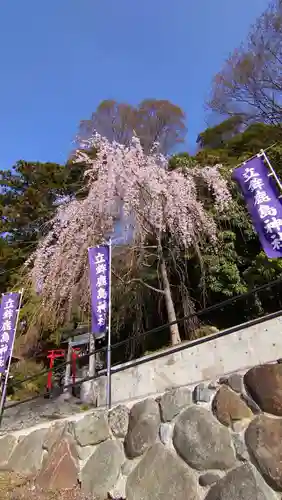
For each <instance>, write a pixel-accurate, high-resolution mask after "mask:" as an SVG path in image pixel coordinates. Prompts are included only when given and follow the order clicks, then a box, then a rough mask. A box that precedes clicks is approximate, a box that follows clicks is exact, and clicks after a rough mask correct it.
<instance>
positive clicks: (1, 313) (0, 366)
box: [0, 293, 20, 373]
mask: <svg viewBox="0 0 282 500" xmlns="http://www.w3.org/2000/svg"><path fill="white" fill-rule="evenodd" d="M19 303H20V293H7V294H4V295H3V296H2V301H1V307H0V373H3V372H4V371H5V369H6V365H7V361H8V359H9V357H10V356H11V355H12V346H13V342H14V337H15V333H16V331H15V330H16V323H17V315H18V308H19Z"/></svg>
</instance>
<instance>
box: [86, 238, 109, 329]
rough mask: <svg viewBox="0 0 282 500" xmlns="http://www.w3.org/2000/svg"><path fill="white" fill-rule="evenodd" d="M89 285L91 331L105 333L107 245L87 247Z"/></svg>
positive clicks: (106, 315) (107, 284)
mask: <svg viewBox="0 0 282 500" xmlns="http://www.w3.org/2000/svg"><path fill="white" fill-rule="evenodd" d="M88 257H89V265H90V287H91V309H92V311H91V317H92V333H94V335H95V337H97V338H99V337H102V336H104V335H105V333H106V327H107V320H108V314H109V299H110V295H109V293H110V290H109V280H110V252H109V246H108V245H105V246H100V247H95V248H89V249H88Z"/></svg>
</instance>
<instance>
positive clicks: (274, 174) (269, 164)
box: [260, 149, 282, 198]
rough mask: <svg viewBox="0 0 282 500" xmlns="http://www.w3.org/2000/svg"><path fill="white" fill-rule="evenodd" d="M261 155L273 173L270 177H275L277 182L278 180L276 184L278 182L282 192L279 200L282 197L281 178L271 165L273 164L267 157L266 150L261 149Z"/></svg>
mask: <svg viewBox="0 0 282 500" xmlns="http://www.w3.org/2000/svg"><path fill="white" fill-rule="evenodd" d="M260 155H261V156H263V158H264V160H265V161H266V163H267V166H268V168H269V170H270V172H271V173H270V174H269V177H270V176H272V175H273V177H274V179H275V180H276V182H277V185H278V187H279V189H280V192H281V194H280V196H279V198H281V197H282V184H281V182H280V180H279V177H278V175H277V174H276V172H275V170H274V168H273V166H272V165H271V163H270V161H269V159H268V157H267V156H266V154H265V151H264V149H261V150H260Z"/></svg>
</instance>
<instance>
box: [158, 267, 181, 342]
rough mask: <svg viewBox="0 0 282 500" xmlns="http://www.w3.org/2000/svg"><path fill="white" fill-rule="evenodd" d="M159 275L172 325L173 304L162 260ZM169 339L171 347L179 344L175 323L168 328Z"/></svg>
mask: <svg viewBox="0 0 282 500" xmlns="http://www.w3.org/2000/svg"><path fill="white" fill-rule="evenodd" d="M161 275H162V280H163V286H164V293H165V302H166V309H167V317H168V321H169V323H172V322H174V321H176V314H175V309H174V304H173V300H172V296H171V288H170V283H169V280H168V276H167V270H166V264H165V261H164V259H162V260H161ZM170 337H171V343H172V345H177V344H180V342H181V338H180V335H179V329H178V324H177V323H175V324H174V325H171V326H170Z"/></svg>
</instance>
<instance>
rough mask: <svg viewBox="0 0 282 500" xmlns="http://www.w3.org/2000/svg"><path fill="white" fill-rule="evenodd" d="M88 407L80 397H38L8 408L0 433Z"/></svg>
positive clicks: (53, 418) (71, 413) (67, 414)
mask: <svg viewBox="0 0 282 500" xmlns="http://www.w3.org/2000/svg"><path fill="white" fill-rule="evenodd" d="M87 409H89V407H87V406H85V405H83V404H82V403H81V402H80V400H79V399H77V398H74V397H71V398H70V399H69V400H65V399H64V398H63V397H62V396H60V397H58V398H56V399H44V398H38V399H36V400H35V401H30V402H29V403H22V404H21V405H19V406H15V407H11V408H7V409H6V410H5V412H4V416H3V420H2V425H1V428H0V434H5V433H7V432H8V431H16V430H20V429H22V428H27V427H32V426H33V425H37V424H40V423H42V422H46V421H50V420H57V419H59V418H64V417H67V416H69V415H73V414H75V413H79V412H80V411H85V410H87ZM0 500H1V499H0Z"/></svg>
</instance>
